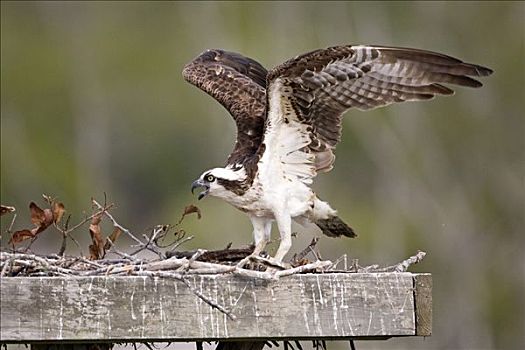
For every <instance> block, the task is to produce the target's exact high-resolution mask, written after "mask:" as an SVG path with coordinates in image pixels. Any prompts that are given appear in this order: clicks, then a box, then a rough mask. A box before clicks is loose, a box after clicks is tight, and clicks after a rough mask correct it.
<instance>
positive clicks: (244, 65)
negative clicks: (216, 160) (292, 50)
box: [182, 50, 267, 164]
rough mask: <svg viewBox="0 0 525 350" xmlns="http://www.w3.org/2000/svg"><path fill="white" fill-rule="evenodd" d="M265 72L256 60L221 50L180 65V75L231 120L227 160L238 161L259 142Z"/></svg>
mask: <svg viewBox="0 0 525 350" xmlns="http://www.w3.org/2000/svg"><path fill="white" fill-rule="evenodd" d="M266 74H267V71H266V69H265V68H264V67H263V66H261V65H260V64H259V63H258V62H256V61H254V60H252V59H250V58H248V57H244V56H242V55H240V54H238V53H234V52H227V51H223V50H207V51H205V52H203V53H202V54H201V55H199V56H198V57H197V58H195V59H194V60H193V61H191V62H190V63H188V64H187V65H186V66H185V67H184V70H183V72H182V75H183V77H184V79H185V80H186V81H188V82H190V83H191V84H193V85H195V86H197V87H198V88H200V89H202V90H203V91H205V92H207V93H208V94H210V95H211V96H212V97H213V98H215V99H216V100H217V101H219V102H220V103H221V104H222V105H223V106H224V107H225V108H226V109H227V110H228V111H229V112H230V114H231V115H232V117H233V119H234V120H235V123H236V125H237V141H236V143H235V147H234V149H233V152H232V153H231V154H230V156H229V158H228V163H229V164H235V163H242V161H243V160H244V159H245V158H246V157H249V156H251V155H253V154H254V153H255V152H256V151H257V149H258V148H259V145H260V144H261V141H262V135H263V129H264V120H265V118H266Z"/></svg>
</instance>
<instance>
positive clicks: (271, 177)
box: [228, 166, 315, 218]
mask: <svg viewBox="0 0 525 350" xmlns="http://www.w3.org/2000/svg"><path fill="white" fill-rule="evenodd" d="M314 198H315V195H314V193H313V192H312V190H311V189H310V188H309V187H308V186H306V185H305V184H304V183H302V182H301V181H299V180H297V179H293V178H291V177H289V176H287V175H286V174H285V173H284V171H282V169H279V167H277V168H275V167H271V168H267V167H264V166H263V167H260V168H259V171H258V174H257V176H256V177H255V179H254V181H253V184H252V186H251V187H250V189H249V190H248V191H246V193H245V194H244V195H243V196H234V197H232V198H229V199H228V202H230V204H232V205H233V206H235V207H236V208H238V209H240V210H242V211H245V212H249V213H250V214H252V215H255V216H260V217H268V218H273V217H274V212H276V211H279V212H286V213H288V214H289V215H290V216H291V217H296V216H300V215H303V214H305V213H306V212H308V211H309V210H311V208H312V204H313V200H314Z"/></svg>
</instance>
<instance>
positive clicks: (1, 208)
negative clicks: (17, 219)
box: [0, 204, 16, 216]
mask: <svg viewBox="0 0 525 350" xmlns="http://www.w3.org/2000/svg"><path fill="white" fill-rule="evenodd" d="M15 210H16V209H15V207H10V206H8V205H3V204H1V205H0V216H2V215H5V214H7V213H12V212H14V211H15Z"/></svg>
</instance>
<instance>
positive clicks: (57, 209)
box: [51, 202, 66, 224]
mask: <svg viewBox="0 0 525 350" xmlns="http://www.w3.org/2000/svg"><path fill="white" fill-rule="evenodd" d="M51 208H52V210H53V221H54V222H55V224H58V223H59V222H60V220H62V217H63V216H64V213H65V212H66V208H65V207H64V204H63V203H61V202H52V203H51Z"/></svg>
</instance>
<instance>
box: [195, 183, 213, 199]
mask: <svg viewBox="0 0 525 350" xmlns="http://www.w3.org/2000/svg"><path fill="white" fill-rule="evenodd" d="M199 187H204V191H202V192H201V193H199V197H198V199H199V200H201V199H203V198H204V197H206V196H207V195H208V193H209V192H210V185H209V184H207V183H205V182H204V181H202V180H201V179H198V180H195V181H193V183H192V184H191V193H193V191H194V190H195V189H196V188H199Z"/></svg>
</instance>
